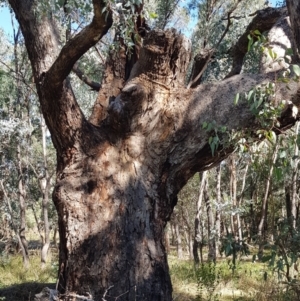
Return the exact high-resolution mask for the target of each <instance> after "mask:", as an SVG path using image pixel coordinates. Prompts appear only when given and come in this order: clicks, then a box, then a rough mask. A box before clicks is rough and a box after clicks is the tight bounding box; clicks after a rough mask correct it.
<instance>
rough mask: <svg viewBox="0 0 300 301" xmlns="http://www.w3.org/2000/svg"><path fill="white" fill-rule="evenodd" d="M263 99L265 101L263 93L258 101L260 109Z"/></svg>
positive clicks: (257, 105) (257, 106)
mask: <svg viewBox="0 0 300 301" xmlns="http://www.w3.org/2000/svg"><path fill="white" fill-rule="evenodd" d="M263 101H264V98H263V96H262V95H261V96H260V97H259V100H258V102H257V103H256V109H258V108H259V107H260V105H261V104H262V102H263Z"/></svg>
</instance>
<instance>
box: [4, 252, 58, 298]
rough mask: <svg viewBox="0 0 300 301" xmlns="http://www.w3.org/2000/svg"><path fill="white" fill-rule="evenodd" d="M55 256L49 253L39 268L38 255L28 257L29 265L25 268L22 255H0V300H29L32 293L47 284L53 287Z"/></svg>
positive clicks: (39, 290) (37, 291)
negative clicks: (45, 262) (46, 260)
mask: <svg viewBox="0 0 300 301" xmlns="http://www.w3.org/2000/svg"><path fill="white" fill-rule="evenodd" d="M56 277H57V256H56V255H52V256H51V255H50V256H49V260H48V262H47V264H46V266H45V267H44V268H43V269H42V268H41V260H40V257H39V256H38V255H32V256H31V257H30V266H29V268H28V269H25V268H24V266H23V261H22V256H21V255H19V254H18V255H14V256H4V255H2V256H0V300H1V301H2V300H3V301H4V300H5V301H30V300H34V295H35V294H37V293H39V292H41V290H42V289H43V288H44V287H45V286H48V287H50V288H54V287H55V282H56Z"/></svg>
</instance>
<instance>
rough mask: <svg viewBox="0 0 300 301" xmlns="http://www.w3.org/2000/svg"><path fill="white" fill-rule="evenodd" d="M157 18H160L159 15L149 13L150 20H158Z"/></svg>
mask: <svg viewBox="0 0 300 301" xmlns="http://www.w3.org/2000/svg"><path fill="white" fill-rule="evenodd" d="M157 17H158V14H156V13H153V12H150V13H149V18H150V19H157Z"/></svg>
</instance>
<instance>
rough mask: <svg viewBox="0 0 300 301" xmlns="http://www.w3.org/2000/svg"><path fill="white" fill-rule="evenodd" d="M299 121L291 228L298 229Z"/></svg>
mask: <svg viewBox="0 0 300 301" xmlns="http://www.w3.org/2000/svg"><path fill="white" fill-rule="evenodd" d="M299 124H300V123H299V121H298V122H297V123H296V126H295V133H296V135H295V139H294V165H293V172H292V183H291V191H292V199H291V221H290V223H291V228H292V229H296V221H297V207H298V193H297V192H298V185H297V183H298V174H299V173H298V164H299V158H298V157H299V147H298V143H297V140H298V138H299Z"/></svg>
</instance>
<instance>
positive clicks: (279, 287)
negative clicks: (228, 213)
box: [169, 256, 300, 301]
mask: <svg viewBox="0 0 300 301" xmlns="http://www.w3.org/2000/svg"><path fill="white" fill-rule="evenodd" d="M169 266H170V274H171V279H172V283H173V290H174V293H173V297H174V300H176V301H177V300H178V301H296V300H300V295H299V296H297V295H296V293H295V292H294V291H292V290H290V289H289V287H287V286H286V285H284V284H283V283H282V282H281V281H279V280H278V278H277V275H276V274H274V273H273V272H272V270H271V269H270V268H269V266H268V265H267V264H265V263H260V262H256V263H253V262H252V261H251V260H250V259H248V258H243V259H241V260H239V261H238V262H237V264H236V267H235V269H234V271H233V269H232V265H231V261H230V260H227V259H222V260H219V261H218V262H217V264H216V265H215V266H214V265H213V264H210V265H209V264H207V263H205V264H204V266H203V267H201V265H200V267H199V268H198V269H195V267H194V263H193V262H192V261H189V260H178V259H177V258H176V257H175V256H169Z"/></svg>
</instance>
